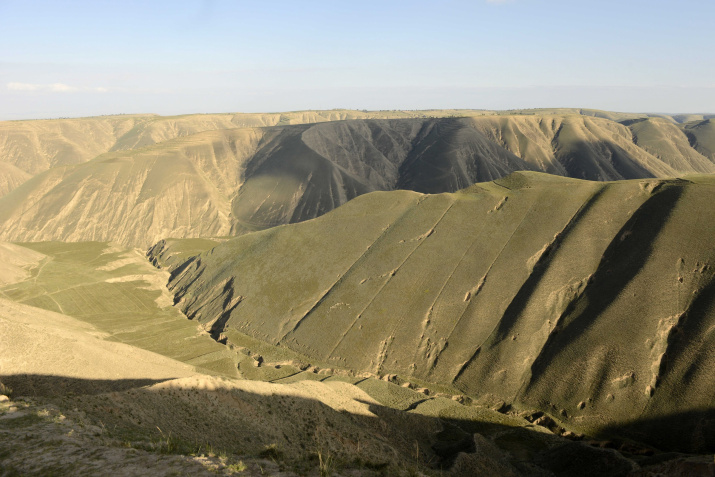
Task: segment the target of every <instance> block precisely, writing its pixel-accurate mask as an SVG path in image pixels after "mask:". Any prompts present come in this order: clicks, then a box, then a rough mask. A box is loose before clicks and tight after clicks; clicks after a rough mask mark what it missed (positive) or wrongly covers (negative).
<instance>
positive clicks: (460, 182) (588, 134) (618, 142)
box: [0, 112, 715, 247]
mask: <svg viewBox="0 0 715 477" xmlns="http://www.w3.org/2000/svg"><path fill="white" fill-rule="evenodd" d="M291 114H297V113H291ZM312 114H313V113H310V114H308V113H304V115H305V117H303V116H300V117H298V119H301V120H306V121H308V120H315V121H318V120H320V119H321V118H323V117H322V116H320V115H318V116H316V117H314V115H312ZM334 114H339V113H338V112H335V113H334ZM386 114H387V113H386ZM200 117H202V116H200ZM212 117H213V116H210V115H207V116H205V118H204V119H205V120H206V121H207V123H201V122H196V121H194V122H192V123H191V124H194V125H195V126H196V125H197V124H198V125H202V126H201V127H212V126H211V125H213V126H216V125H217V124H215V123H211V118H212ZM228 117H229V116H226V117H223V116H221V117H220V118H221V119H222V120H224V119H226V118H228ZM232 117H233V118H234V119H235V118H236V117H238V116H232ZM191 118H194V117H193V116H191V117H187V118H183V119H182V118H179V119H176V120H175V121H179V122H178V123H176V122H174V123H169V122H168V121H169V119H168V118H160V119H156V120H150V119H144V120H142V121H144V122H142V123H141V125H139V126H137V128H139V129H141V131H139V132H137V131H135V133H136V134H134V133H131V134H130V133H126V134H125V135H124V136H123V137H125V138H126V137H128V136H127V134H129V135H130V136H132V137H134V138H135V139H136V138H138V137H139V136H141V134H144V133H145V132H146V131H148V129H146V128H149V126H152V127H155V128H156V127H159V126H158V125H163V126H162V128H163V129H161V131H164V132H163V133H161V134H164V133H166V134H168V133H169V132H171V134H174V135H182V134H184V133H186V131H187V130H185V129H182V128H181V127H179V124H181V121H184V120H185V121H189V119H191ZM194 119H195V118H194ZM244 119H245V118H244ZM293 119H295V118H293ZM323 119H324V118H323ZM291 120H292V119H291ZM192 121H193V120H192ZM629 121H636V122H629ZM629 121H627V123H628V124H629V126H626V125H623V124H619V123H616V122H613V121H611V120H608V119H603V118H596V117H586V116H583V115H570V116H558V115H542V116H539V115H510V116H488V117H487V116H485V117H473V118H442V119H430V118H426V119H384V120H372V119H370V120H350V121H331V122H323V123H320V124H302V125H293V126H274V127H260V128H237V129H219V130H212V131H204V132H200V133H197V134H193V135H190V136H186V137H181V138H177V139H173V140H170V141H166V142H161V143H159V144H155V145H152V146H149V147H140V148H139V149H136V150H128V151H124V150H121V151H114V152H109V153H106V154H102V155H100V156H99V157H97V158H95V159H92V160H91V161H88V162H85V163H83V164H80V165H76V166H62V167H54V168H51V169H49V170H47V171H45V172H44V173H40V174H38V175H36V176H34V177H32V178H31V179H29V180H27V181H26V182H24V183H23V184H22V185H21V186H18V187H16V188H15V189H14V190H12V192H10V193H8V194H6V195H5V196H4V197H2V198H0V239H3V240H20V241H37V240H65V241H85V240H97V241H110V240H111V241H117V242H120V243H122V244H124V245H131V246H140V247H147V246H149V245H150V244H152V243H155V242H156V241H158V240H160V239H163V238H167V237H178V238H184V237H202V236H203V237H206V236H229V235H232V236H236V235H240V234H242V233H245V232H246V231H255V230H262V229H266V228H269V227H273V226H276V225H282V224H286V223H295V222H301V221H304V220H308V219H311V218H314V217H318V216H320V215H322V214H324V213H326V212H329V211H330V210H333V209H334V208H336V207H338V206H340V205H342V204H344V203H345V202H347V201H349V200H351V199H352V198H355V197H357V196H359V195H362V194H365V193H367V192H372V191H379V190H393V189H408V190H414V191H417V192H428V193H441V192H454V191H457V190H459V189H462V188H465V187H467V186H469V185H471V184H473V183H475V182H483V181H489V180H494V179H498V178H500V177H503V176H505V175H507V174H509V173H510V172H512V171H517V170H538V171H544V172H549V173H551V174H557V175H565V176H571V177H577V178H584V179H591V180H616V179H634V178H649V177H673V176H676V175H678V174H684V173H702V172H715V163H712V162H711V161H710V160H708V159H707V158H706V157H705V156H703V155H701V154H700V153H698V152H697V151H696V150H695V149H692V148H691V147H690V146H689V140H688V136H687V135H685V134H683V133H682V132H681V131H680V130H679V129H678V127H677V126H676V125H675V124H674V123H670V122H666V121H665V120H663V119H643V120H641V119H636V120H629ZM169 124H171V127H169V126H168V125H169ZM197 127H199V126H197ZM152 130H153V131H154V132H156V131H159V130H158V129H152ZM142 131H143V132H142ZM167 131H168V132H167ZM140 132H141V134H140ZM152 134H153V133H152ZM157 134H159V133H158V132H157ZM699 134H700V133H699ZM138 135H139V136H138ZM150 136H151V134H150ZM701 136H703V137H709V136H708V134H707V131H705V132H704V133H702V134H701ZM142 137H143V136H142ZM147 137H149V136H147ZM151 137H154V136H151ZM163 137H164V136H161V137H154V139H152V141H153V140H160V139H162V138H163ZM137 141H138V142H134V143H132V145H126V144H125V146H126V147H130V146H131V147H134V146H140V145H141V144H143V141H144V140H143V139H142V140H139V139H137ZM702 141H704V139H703V140H702ZM122 147H124V146H122ZM8 167H14V166H8ZM18 182H19V181H18ZM8 188H9V187H8Z"/></svg>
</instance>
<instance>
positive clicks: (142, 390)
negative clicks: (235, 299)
mask: <svg viewBox="0 0 715 477" xmlns="http://www.w3.org/2000/svg"><path fill="white" fill-rule="evenodd" d="M3 245H4V248H5V249H7V250H11V251H13V252H15V253H14V254H13V256H14V257H16V260H15V265H14V266H17V267H21V268H22V269H23V270H25V271H26V272H27V274H26V275H25V276H17V277H16V279H15V281H14V282H13V283H7V284H5V285H4V286H3V287H2V288H1V289H0V294H2V297H0V305H1V306H0V331H1V332H0V350H2V351H0V380H1V381H2V384H3V385H9V386H10V387H11V388H12V389H13V390H14V394H13V395H14V396H32V398H30V399H25V400H22V401H20V400H18V401H15V402H13V401H10V402H3V401H0V437H2V439H0V470H2V471H8V472H9V471H11V470H14V471H15V472H19V473H31V472H34V473H45V474H46V473H53V472H54V473H63V474H64V473H85V472H89V473H92V472H94V471H95V470H96V469H99V468H101V469H103V470H104V471H109V470H108V469H112V472H114V470H115V469H119V468H122V469H125V470H126V469H127V466H129V468H131V469H132V470H131V472H132V475H157V474H156V473H157V472H163V471H164V470H166V469H170V470H171V471H174V472H175V471H180V469H182V468H183V469H184V471H188V470H186V469H192V470H191V472H192V473H195V472H199V471H200V470H201V464H203V465H205V466H208V467H209V468H218V469H223V470H225V471H229V470H230V464H231V463H237V462H239V461H244V462H245V466H244V467H246V468H248V469H249V472H250V473H251V475H254V474H255V475H258V474H259V473H260V469H261V468H266V467H267V468H268V469H273V471H277V470H281V471H286V472H288V474H287V475H295V473H298V474H300V475H304V474H305V473H306V472H312V471H315V470H317V467H318V465H319V459H318V457H317V452H321V453H322V458H323V459H326V458H330V459H332V460H333V461H334V465H335V466H339V468H340V469H341V470H345V471H347V472H348V474H347V475H351V474H350V472H353V471H354V472H358V473H359V475H373V474H379V473H380V472H383V473H384V472H388V473H390V474H392V473H395V472H398V470H399V468H413V469H414V471H417V470H418V469H420V470H422V471H424V472H428V474H429V473H430V472H431V471H430V468H442V467H449V466H452V464H453V463H454V462H455V460H456V464H455V468H454V469H453V470H455V471H456V472H457V475H462V474H459V469H461V472H462V473H465V472H466V473H473V472H475V471H476V469H482V470H481V471H482V472H491V473H494V472H496V473H499V474H501V475H507V474H508V475H519V474H520V473H521V472H525V473H527V474H531V473H533V471H534V469H536V468H537V467H536V464H535V461H536V460H538V458H539V456H540V455H542V454H545V453H548V452H551V451H552V450H554V449H559V448H561V447H563V446H571V447H572V448H575V449H576V450H579V452H582V453H585V454H586V455H585V456H584V459H585V460H586V461H587V462H593V465H603V463H604V462H606V463H607V465H608V466H616V467H622V466H624V465H625V466H626V467H627V468H631V467H632V466H633V463H632V462H630V461H628V460H626V459H624V458H623V457H620V456H618V455H616V454H614V453H612V452H607V451H590V450H589V448H588V447H587V446H585V445H581V444H579V443H574V442H570V441H568V440H566V439H564V438H561V437H558V436H556V435H553V434H552V433H550V432H549V431H548V430H547V429H546V428H545V427H541V426H537V425H535V424H532V423H530V422H529V421H527V420H525V419H524V418H523V417H518V416H509V415H503V414H500V413H498V412H495V411H493V410H489V409H486V408H482V407H478V406H465V405H463V404H460V403H458V402H455V401H454V400H452V399H448V398H446V397H439V396H437V397H432V396H427V395H425V394H424V393H422V392H417V391H415V390H413V389H410V388H408V387H400V386H398V385H397V384H394V383H392V382H386V381H377V380H374V379H364V378H359V377H356V376H349V375H345V374H339V373H338V374H333V372H332V371H331V370H321V371H320V372H315V371H317V370H316V369H314V371H313V372H308V371H306V372H305V373H300V372H299V369H297V368H295V367H292V366H291V365H290V364H286V363H285V362H282V363H275V364H271V363H270V361H266V360H263V361H262V362H261V361H254V359H251V358H249V357H248V356H245V357H246V358H247V359H248V360H249V361H251V362H252V363H254V364H250V365H249V366H247V367H246V366H243V363H241V362H239V363H238V368H237V367H236V359H235V357H236V355H237V354H240V353H241V352H245V351H241V352H238V353H237V349H238V348H236V346H228V347H227V346H223V345H221V344H218V343H216V342H215V341H213V340H212V339H210V338H208V336H206V335H205V334H201V335H197V333H196V331H197V328H196V324H195V323H192V322H190V321H188V320H186V319H185V317H183V316H182V315H180V314H179V313H178V312H176V310H174V309H171V308H169V307H167V306H165V305H166V304H167V303H166V299H167V297H166V296H162V294H161V286H160V283H157V282H160V281H161V280H162V279H163V278H165V274H163V273H162V272H159V271H157V270H155V269H153V268H151V267H150V265H148V264H147V263H146V262H145V261H143V260H142V259H141V258H140V257H138V256H136V254H134V253H133V252H128V251H124V250H120V249H117V248H115V247H110V246H107V245H106V244H100V243H82V244H60V243H35V244H25V246H19V245H11V244H3ZM174 245H178V244H176V243H175V244H174ZM182 245H183V248H184V250H188V249H190V248H192V247H193V248H196V247H203V246H206V245H207V244H206V243H197V242H196V241H193V242H188V243H183V244H182ZM180 248H181V247H178V248H175V249H174V250H175V252H177V251H179V249H180ZM179 253H180V252H179ZM0 268H2V269H4V268H6V264H3V265H0ZM51 310H57V311H51ZM58 311H60V312H63V313H58ZM244 341H245V340H244ZM269 348H270V347H267V346H265V345H264V346H263V347H262V348H261V347H260V346H256V347H254V348H253V351H256V350H259V351H261V353H264V351H265V352H266V353H264V354H263V356H264V357H265V358H266V359H267V360H270V359H273V358H272V357H278V356H280V355H281V352H280V350H277V349H276V350H272V349H269ZM282 354H285V353H282ZM254 356H255V355H254ZM172 358H173V359H172ZM256 363H261V365H260V366H257V365H256ZM194 365H195V366H196V367H194ZM237 369H238V370H239V372H240V374H241V375H242V376H244V377H248V374H247V373H245V372H241V371H242V370H243V371H248V370H251V369H252V370H255V371H253V373H252V374H251V377H253V378H254V379H257V380H258V381H243V380H234V379H230V378H231V377H236V376H238V374H237ZM284 370H288V374H286V373H285V372H284ZM291 370H292V371H291ZM324 371H327V372H324ZM207 372H209V373H211V374H216V376H208V375H206V374H201V373H207ZM268 379H272V380H275V381H277V382H279V383H280V384H270V383H266V382H260V381H265V380H268ZM319 381H322V382H319ZM5 389H6V388H5V387H2V386H0V390H1V391H2V392H6V391H4V390H5ZM473 433H479V435H477V436H473ZM20 436H22V439H20V438H19V437H20ZM497 439H498V440H499V442H497V441H496V440H497ZM535 443H536V444H537V445H536V446H535ZM475 445H479V446H485V445H486V446H488V447H489V448H490V452H489V454H488V455H487V454H483V453H477V454H474V453H472V454H461V455H458V453H459V452H460V451H465V450H467V451H469V450H470V448H471V450H472V452H473V451H474V450H475V448H474V446H475ZM40 454H41V455H42V458H39V459H38V458H29V456H32V455H34V456H35V457H37V456H38V455H40ZM157 454H158V455H157ZM165 454H187V455H189V457H188V458H182V457H172V456H170V455H165ZM201 454H203V455H201ZM217 454H220V456H217ZM524 459H527V460H529V462H524ZM532 460H533V461H534V462H531V461H532ZM539 465H543V466H544V467H545V468H549V465H550V464H548V463H546V464H539ZM589 465H591V464H589ZM236 468H237V467H234V469H236ZM351 469H352V470H351ZM470 469H471V470H470ZM435 472H436V471H435ZM161 475H163V474H161Z"/></svg>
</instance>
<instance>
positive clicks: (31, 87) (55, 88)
mask: <svg viewBox="0 0 715 477" xmlns="http://www.w3.org/2000/svg"><path fill="white" fill-rule="evenodd" d="M6 86H7V89H8V90H10V91H40V92H49V93H73V92H76V91H94V92H97V93H105V92H107V91H108V90H107V88H103V87H95V88H78V87H76V86H70V85H68V84H64V83H50V84H34V83H7V85H6Z"/></svg>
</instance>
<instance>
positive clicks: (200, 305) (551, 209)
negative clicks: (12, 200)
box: [170, 172, 715, 452]
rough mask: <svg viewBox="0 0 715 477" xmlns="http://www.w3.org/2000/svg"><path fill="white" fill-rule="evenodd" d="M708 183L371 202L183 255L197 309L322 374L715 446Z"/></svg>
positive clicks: (490, 187) (399, 194) (679, 444)
mask: <svg viewBox="0 0 715 477" xmlns="http://www.w3.org/2000/svg"><path fill="white" fill-rule="evenodd" d="M714 198H715V182H714V181H713V177H712V176H691V177H689V178H686V179H667V180H657V179H649V180H634V181H626V182H615V183H598V182H584V181H578V180H573V179H564V178H559V177H555V176H546V175H543V174H537V173H524V172H520V173H514V174H511V175H510V176H508V177H506V178H504V179H500V180H497V181H495V182H493V183H487V184H477V185H475V186H473V187H471V188H469V189H467V190H465V191H462V192H459V193H456V194H441V195H434V196H425V195H421V194H417V193H414V192H408V191H395V192H389V193H373V194H369V195H366V196H363V197H361V198H359V199H356V200H354V201H352V202H350V203H349V204H347V205H346V206H344V207H342V208H340V209H338V210H336V211H334V212H333V213H331V214H328V215H325V216H323V217H321V218H319V219H317V220H314V221H309V222H305V223H302V224H296V225H292V226H289V227H278V228H273V229H270V230H266V231H263V232H258V233H253V234H248V235H245V236H243V237H240V238H237V239H233V240H230V241H228V242H225V243H223V244H221V245H218V246H216V247H215V248H213V249H212V250H210V251H208V252H205V253H202V254H201V255H199V256H198V257H196V258H194V259H190V260H189V261H187V262H186V263H185V264H184V265H183V266H181V267H179V268H177V269H176V270H175V271H174V272H173V275H172V279H171V281H170V288H171V289H172V290H173V292H174V293H175V294H176V297H177V299H179V300H180V302H179V303H180V306H181V308H182V309H183V310H184V311H185V313H186V314H187V315H188V316H189V317H191V318H193V319H196V320H198V321H199V322H201V323H204V325H205V326H210V327H211V328H212V329H214V330H222V329H225V330H227V331H226V332H227V333H228V334H227V336H230V330H231V329H235V330H237V331H240V332H242V333H246V334H249V335H251V336H253V337H255V338H258V339H261V340H264V341H266V342H269V343H272V344H277V345H281V346H285V347H288V348H290V349H293V350H295V351H297V352H300V353H302V354H304V355H307V356H310V357H312V358H313V359H317V360H322V361H324V362H326V363H328V364H329V365H333V366H338V367H345V368H350V369H353V370H358V371H367V372H371V373H375V374H379V375H381V374H388V373H397V374H399V375H401V376H405V377H406V379H418V380H424V381H427V382H433V383H441V384H445V385H452V386H455V387H456V388H457V389H459V390H461V391H462V392H465V393H467V394H469V395H472V396H475V397H478V398H479V399H481V400H483V401H485V402H491V403H497V402H500V401H501V402H506V403H512V404H514V405H516V406H520V407H527V408H536V409H540V410H541V411H544V412H547V413H549V414H551V415H552V416H554V417H556V418H558V419H560V420H562V421H563V422H565V423H567V425H568V426H571V427H572V428H575V429H580V430H581V431H582V432H587V433H605V434H611V435H613V434H617V435H621V436H629V437H631V438H635V439H636V440H640V441H645V442H648V443H650V444H652V445H656V446H662V447H665V448H671V449H673V448H678V449H683V450H690V451H701V452H702V451H706V450H710V451H711V452H712V449H713V447H714V446H715V442H714V441H713V440H712V436H713V435H715V432H714V429H713V427H712V426H713V422H715V420H714V419H715V414H714V409H715V402H714V399H715V396H714V395H713V393H712V370H713V366H715V334H713V330H715V326H714V325H715V302H714V300H713V297H715V288H714V287H715V269H714V268H713V265H714V262H715V249H714V248H713V246H712V244H713V241H712V240H713V237H714V236H715V216H713V210H712V207H711V204H712V201H713V199H714Z"/></svg>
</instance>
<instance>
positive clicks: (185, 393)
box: [0, 374, 715, 476]
mask: <svg viewBox="0 0 715 477" xmlns="http://www.w3.org/2000/svg"><path fill="white" fill-rule="evenodd" d="M203 378H205V379H204V380H203V381H201V380H199V381H195V382H194V381H190V379H193V378H186V379H183V380H165V379H162V380H153V379H117V380H106V379H80V378H68V377H61V376H52V375H35V374H21V375H0V382H2V383H4V384H6V385H8V386H10V387H12V388H13V391H14V392H13V396H14V398H13V399H15V398H17V397H19V396H29V397H32V398H34V400H36V401H37V402H40V403H49V404H52V405H54V406H56V407H58V408H59V409H60V411H61V412H62V413H65V414H66V415H67V416H68V417H69V418H70V419H79V418H78V417H77V416H78V415H81V416H82V418H81V419H82V420H83V422H84V423H85V424H93V425H95V426H100V425H101V427H102V428H103V429H108V431H107V432H109V435H108V437H109V438H115V439H118V440H121V441H122V442H126V443H128V444H127V445H132V444H131V443H132V442H135V441H137V440H141V439H143V438H146V439H161V438H165V436H167V435H170V436H174V437H173V438H174V439H176V440H177V442H183V443H196V442H198V443H202V445H205V446H212V447H213V448H215V449H225V450H226V451H229V452H231V453H235V454H238V455H248V456H258V457H261V456H264V457H265V455H264V454H266V452H267V449H273V451H271V456H270V457H271V458H272V459H274V460H280V461H285V462H287V463H289V464H287V465H291V466H294V468H301V467H300V466H307V467H310V466H317V461H316V455H317V454H316V452H322V453H324V454H326V455H331V456H333V457H334V458H335V459H336V462H339V463H340V466H342V467H343V468H353V469H355V468H357V469H362V470H365V471H366V472H368V473H370V472H372V473H377V474H380V475H391V472H392V471H397V469H405V468H407V467H406V466H414V468H424V469H440V470H451V471H452V472H453V473H454V474H457V475H535V474H536V475H584V476H588V475H593V476H596V475H614V476H616V475H628V474H629V473H630V472H632V471H634V470H637V469H638V464H640V465H641V466H645V465H655V464H662V462H664V461H668V462H671V461H673V460H674V459H684V458H686V457H687V456H684V455H683V454H679V453H673V452H670V453H663V452H661V451H658V450H656V449H653V448H649V447H647V446H637V445H634V444H632V443H631V444H624V443H619V442H618V441H617V440H612V441H608V442H604V441H589V440H587V439H584V440H580V439H579V438H578V437H576V438H574V439H566V438H564V437H561V436H558V435H555V434H552V433H549V432H548V431H546V429H544V428H542V427H538V426H535V425H533V424H529V423H528V422H527V421H523V424H522V425H516V424H515V423H514V419H516V418H514V417H513V416H511V417H510V416H503V415H501V414H498V413H496V412H495V411H490V410H484V409H482V410H481V411H480V412H486V413H487V414H483V415H485V416H486V415H488V413H492V418H491V419H471V418H470V419H468V418H459V417H448V416H449V415H450V414H454V413H450V412H446V411H445V410H446V409H448V408H449V407H450V406H452V407H454V406H461V405H460V404H458V403H456V402H453V403H450V402H449V400H446V399H443V398H442V401H439V400H438V399H440V398H437V399H432V398H430V399H427V400H425V401H422V402H421V403H419V404H431V405H432V406H437V405H438V404H439V405H441V406H443V407H444V409H442V410H440V409H439V408H432V409H431V410H430V409H427V411H426V412H422V410H421V409H420V406H419V405H418V406H415V409H413V410H411V411H407V412H406V411H401V410H397V409H393V408H390V407H387V406H384V405H382V404H379V403H377V402H376V401H373V400H370V401H368V400H361V399H359V398H355V397H354V396H352V397H351V396H349V395H345V396H343V398H341V399H344V398H347V399H348V401H350V402H352V403H353V404H359V405H362V410H356V409H355V408H354V407H355V406H352V407H351V405H350V404H345V403H344V402H343V403H340V402H338V401H335V397H334V396H329V395H324V396H319V395H317V394H316V395H314V396H313V397H306V393H305V390H306V389H309V390H310V389H312V390H313V391H314V392H319V391H320V389H323V388H320V387H318V388H311V387H310V386H312V385H315V386H322V385H321V384H319V383H315V382H302V383H299V384H298V386H297V387H291V386H288V385H273V384H269V383H264V382H252V381H232V380H225V379H222V378H211V377H203ZM203 378H202V379H203ZM197 379H198V378H197ZM170 381H173V382H170ZM161 383H164V384H161ZM192 383H194V384H192ZM158 384H161V385H160V386H156V385H158ZM345 386H346V385H343V384H337V385H336V386H329V387H327V388H324V389H327V390H328V391H327V392H328V394H329V393H331V392H333V391H335V390H338V391H340V390H341V389H343V390H344V389H347V388H345ZM296 389H297V390H299V391H300V392H296ZM331 399H333V400H332V401H331ZM326 402H329V403H330V404H331V405H328V404H326ZM470 408H473V406H465V407H464V409H462V410H463V411H469V409H470ZM351 409H352V410H351ZM435 409H436V410H435ZM460 409H461V408H460ZM457 414H459V413H457ZM445 416H447V417H445ZM499 416H503V417H504V418H505V419H504V422H499ZM712 416H713V413H712V412H710V413H709V414H708V417H709V418H710V417H712ZM507 418H510V419H512V420H511V422H507V421H509V419H507ZM682 418H683V416H682V415H672V416H667V417H664V418H663V419H662V420H658V422H649V421H643V422H636V423H635V424H634V423H631V424H630V426H631V427H633V426H634V425H635V426H636V427H638V426H640V427H639V428H640V429H642V431H643V432H648V429H663V427H664V426H666V427H667V425H668V424H669V423H671V422H675V421H677V420H678V419H682ZM709 422H711V423H712V422H715V420H711V421H709ZM0 428H2V424H0ZM157 429H158V431H157ZM708 429H710V428H708ZM708 429H705V428H704V429H703V431H704V432H709V431H708ZM618 432H619V429H618V428H609V429H604V433H613V434H617V433H618ZM713 435H715V434H714V433H712V432H710V438H712V436H713ZM671 441H673V440H665V441H664V442H671ZM708 446H710V447H708ZM177 448H178V449H179V451H178V452H179V453H182V452H183V451H181V449H191V448H192V447H191V446H190V445H189V446H184V447H182V446H178V447H177ZM701 449H702V450H704V451H708V449H710V451H711V450H712V441H711V440H709V441H707V443H706V445H705V447H701ZM661 450H667V448H663V449H661ZM187 452H188V451H187ZM637 463H638V464H637ZM390 469H392V470H390ZM704 475H707V474H704Z"/></svg>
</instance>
